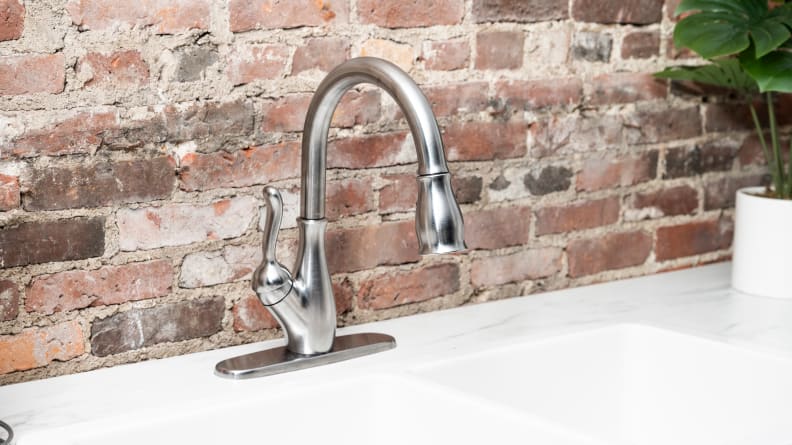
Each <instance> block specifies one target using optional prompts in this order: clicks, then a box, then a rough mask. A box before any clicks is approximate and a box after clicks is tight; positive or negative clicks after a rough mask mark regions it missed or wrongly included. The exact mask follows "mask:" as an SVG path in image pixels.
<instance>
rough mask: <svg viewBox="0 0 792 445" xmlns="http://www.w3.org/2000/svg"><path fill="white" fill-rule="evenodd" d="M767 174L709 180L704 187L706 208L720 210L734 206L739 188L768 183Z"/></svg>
mask: <svg viewBox="0 0 792 445" xmlns="http://www.w3.org/2000/svg"><path fill="white" fill-rule="evenodd" d="M768 180H769V178H768V177H767V176H765V175H750V176H745V177H742V178H734V177H728V178H722V179H718V180H716V181H712V182H709V183H707V184H706V185H705V187H704V210H720V209H728V208H732V207H734V203H735V200H736V194H737V190H739V189H741V188H745V187H756V186H760V185H767V182H768Z"/></svg>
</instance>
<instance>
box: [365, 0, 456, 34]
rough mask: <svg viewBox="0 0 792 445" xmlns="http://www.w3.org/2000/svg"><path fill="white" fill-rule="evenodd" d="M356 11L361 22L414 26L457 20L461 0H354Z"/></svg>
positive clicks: (394, 26) (399, 26)
mask: <svg viewBox="0 0 792 445" xmlns="http://www.w3.org/2000/svg"><path fill="white" fill-rule="evenodd" d="M357 11H358V17H360V21H361V22H363V23H372V24H375V25H378V26H383V27H385V28H417V27H423V26H434V25H456V24H458V23H460V22H461V21H462V16H463V15H464V14H465V3H464V1H463V0H413V1H409V2H403V1H400V0H358V7H357Z"/></svg>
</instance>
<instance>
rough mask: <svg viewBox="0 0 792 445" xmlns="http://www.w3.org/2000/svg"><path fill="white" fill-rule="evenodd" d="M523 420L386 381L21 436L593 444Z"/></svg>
mask: <svg viewBox="0 0 792 445" xmlns="http://www.w3.org/2000/svg"><path fill="white" fill-rule="evenodd" d="M152 408H153V409H154V410H155V411H156V407H152ZM523 417H524V416H522V415H520V414H519V413H515V412H512V411H511V410H508V409H504V408H503V407H501V406H498V405H497V404H488V403H481V402H480V401H477V400H475V399H473V400H470V399H469V398H467V397H466V396H464V395H463V394H459V393H457V392H456V391H454V390H450V389H448V388H446V387H444V386H439V385H434V384H430V383H428V382H423V381H413V380H411V379H409V378H404V377H399V376H390V375H383V376H371V377H366V378H362V379H357V380H349V381H346V382H337V383H333V384H328V385H318V386H311V387H307V388H304V389H302V390H300V391H297V392H295V391H290V392H288V393H287V394H284V395H282V396H277V397H272V396H268V395H267V394H261V395H255V396H252V397H250V398H249V399H248V400H247V401H246V402H245V403H229V404H227V405H217V404H207V405H206V406H196V407H192V408H189V409H186V410H179V409H169V410H159V412H158V413H155V414H153V413H140V414H139V416H138V415H136V416H133V417H132V418H130V417H125V418H123V419H117V420H116V421H109V422H107V421H104V422H101V423H98V422H89V423H84V424H80V425H74V426H72V427H68V428H60V429H57V430H48V431H47V430H42V431H40V432H36V433H30V434H27V435H24V436H21V437H20V438H19V442H18V445H45V444H46V445H52V444H55V443H58V444H67V445H107V444H113V445H133V444H134V445H138V444H147V445H149V444H163V445H164V444H168V445H172V444H234V445H244V444H255V445H259V444H263V443H272V444H298V443H299V444H302V443H327V444H347V445H355V444H400V445H403V444H442V443H460V444H461V443H479V444H487V443H494V442H499V443H524V438H525V437H531V438H532V439H535V440H537V441H538V442H536V443H542V444H548V445H579V444H586V443H589V442H587V441H585V440H580V439H579V438H576V437H575V435H574V434H571V433H569V432H566V431H563V430H554V429H553V426H552V425H545V424H543V423H542V422H536V421H527V420H526V419H524V418H523Z"/></svg>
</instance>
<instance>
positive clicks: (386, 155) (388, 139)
mask: <svg viewBox="0 0 792 445" xmlns="http://www.w3.org/2000/svg"><path fill="white" fill-rule="evenodd" d="M413 147H414V146H413V144H412V139H411V138H410V136H409V134H408V133H405V132H395V133H385V134H375V135H370V136H352V137H347V138H344V139H337V140H335V141H331V142H330V144H329V146H328V149H327V150H328V155H327V164H328V166H329V167H330V168H371V167H386V166H389V165H399V164H410V163H412V162H415V161H417V157H416V154H415V149H414V148H413Z"/></svg>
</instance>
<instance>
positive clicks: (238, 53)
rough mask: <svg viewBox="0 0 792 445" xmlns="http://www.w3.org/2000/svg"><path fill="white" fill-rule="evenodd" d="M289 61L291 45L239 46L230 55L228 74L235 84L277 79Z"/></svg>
mask: <svg viewBox="0 0 792 445" xmlns="http://www.w3.org/2000/svg"><path fill="white" fill-rule="evenodd" d="M288 63H289V47H287V46H284V45H263V46H244V47H237V48H235V49H234V50H233V51H232V52H231V54H229V55H228V61H227V64H228V65H227V67H226V76H228V79H229V80H230V81H231V83H233V84H234V85H244V84H246V83H251V82H254V81H256V80H267V79H276V78H278V77H281V76H282V75H283V74H284V72H285V71H286V64H288Z"/></svg>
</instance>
